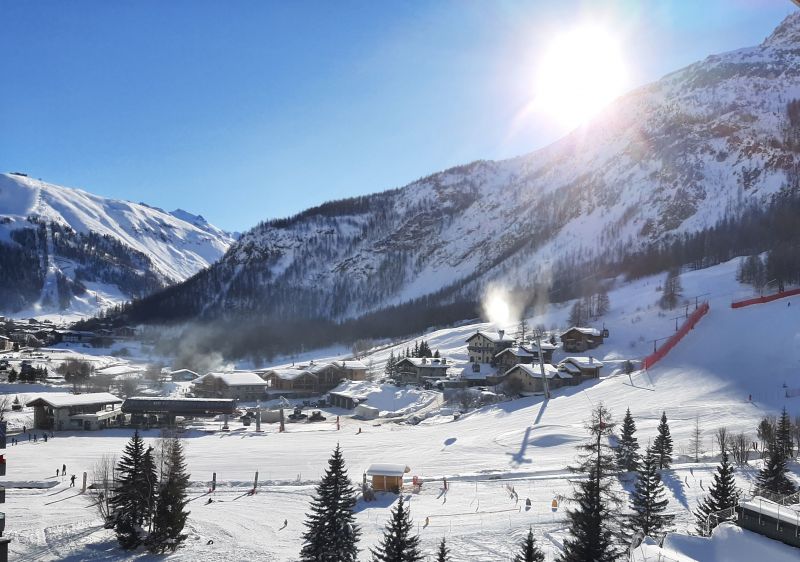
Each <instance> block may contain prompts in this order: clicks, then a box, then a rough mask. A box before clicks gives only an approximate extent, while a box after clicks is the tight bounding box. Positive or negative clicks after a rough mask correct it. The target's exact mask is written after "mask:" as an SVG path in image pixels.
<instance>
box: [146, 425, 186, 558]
mask: <svg viewBox="0 0 800 562" xmlns="http://www.w3.org/2000/svg"><path fill="white" fill-rule="evenodd" d="M188 485H189V474H187V472H186V462H185V459H184V456H183V445H181V442H180V441H179V440H177V439H173V440H172V441H171V442H170V443H169V453H168V459H167V463H166V467H165V469H164V473H163V475H162V481H161V484H160V488H159V493H158V502H157V504H156V511H155V514H154V516H153V531H152V532H151V533H150V535H149V536H148V538H147V545H148V548H149V549H150V550H151V551H152V552H158V553H163V552H165V551H167V550H171V551H173V552H174V551H175V550H176V549H177V548H178V546H179V545H180V543H182V542H183V541H184V540H186V535H185V534H183V528H184V526H185V525H186V518H187V517H188V515H189V512H187V511H184V508H185V507H186V503H187V500H186V488H187V487H188Z"/></svg>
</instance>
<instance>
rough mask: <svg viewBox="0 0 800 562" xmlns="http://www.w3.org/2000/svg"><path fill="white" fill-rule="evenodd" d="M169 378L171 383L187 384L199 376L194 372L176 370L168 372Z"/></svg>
mask: <svg viewBox="0 0 800 562" xmlns="http://www.w3.org/2000/svg"><path fill="white" fill-rule="evenodd" d="M169 376H170V378H171V379H172V381H173V382H175V381H183V382H187V381H193V380H195V379H196V378H198V377H199V376H200V375H198V374H197V373H195V372H194V371H190V370H189V369H178V370H177V371H170V373H169Z"/></svg>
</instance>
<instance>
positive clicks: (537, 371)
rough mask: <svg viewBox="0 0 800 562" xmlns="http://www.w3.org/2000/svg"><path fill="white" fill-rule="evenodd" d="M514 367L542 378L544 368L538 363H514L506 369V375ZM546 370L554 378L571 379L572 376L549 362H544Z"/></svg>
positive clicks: (549, 376) (533, 376) (548, 375)
mask: <svg viewBox="0 0 800 562" xmlns="http://www.w3.org/2000/svg"><path fill="white" fill-rule="evenodd" d="M514 369H519V370H520V371H522V372H523V373H525V374H526V375H528V376H529V377H531V378H534V379H540V378H542V369H541V367H540V366H539V365H538V364H537V365H524V364H519V365H514V366H513V367H511V368H510V369H509V370H508V371H506V372H505V374H506V375H507V374H509V373H510V372H511V371H513V370H514ZM544 372H545V374H546V375H547V378H548V379H552V378H553V377H559V378H566V379H571V378H572V375H570V374H569V373H559V372H558V369H556V368H555V367H554V366H553V365H550V364H549V363H545V364H544Z"/></svg>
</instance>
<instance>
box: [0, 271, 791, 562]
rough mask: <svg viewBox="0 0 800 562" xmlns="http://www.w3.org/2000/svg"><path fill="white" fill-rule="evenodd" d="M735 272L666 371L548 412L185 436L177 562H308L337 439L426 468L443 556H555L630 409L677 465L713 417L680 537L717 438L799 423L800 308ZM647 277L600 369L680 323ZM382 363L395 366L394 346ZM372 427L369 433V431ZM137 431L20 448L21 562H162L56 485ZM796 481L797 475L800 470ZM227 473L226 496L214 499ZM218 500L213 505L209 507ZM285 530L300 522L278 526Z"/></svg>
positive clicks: (371, 538)
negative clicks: (311, 530)
mask: <svg viewBox="0 0 800 562" xmlns="http://www.w3.org/2000/svg"><path fill="white" fill-rule="evenodd" d="M700 274H702V276H701V275H700ZM730 275H732V271H731V267H730V265H729V264H726V265H725V266H721V267H720V268H717V269H714V268H712V270H706V271H705V272H696V274H691V275H690V274H687V275H685V276H684V285H685V287H686V288H687V295H688V294H699V293H700V292H703V291H702V289H703V287H707V286H712V287H714V289H715V290H717V291H719V292H718V293H717V294H715V295H712V298H711V311H710V313H709V314H708V315H707V317H705V318H704V319H703V320H702V321H701V322H700V324H699V325H698V326H697V328H696V329H695V330H693V331H692V332H691V333H690V335H689V336H688V337H687V338H686V339H685V340H684V341H683V342H682V343H681V344H680V345H679V346H678V347H677V348H676V349H675V350H674V351H673V352H672V353H671V354H670V355H669V356H668V357H667V358H666V359H665V360H664V361H663V362H662V363H660V364H659V365H657V366H656V367H655V368H653V369H651V370H650V371H649V372H647V373H645V372H637V373H635V374H634V375H632V376H631V377H630V378H629V377H628V376H626V375H610V374H609V373H610V372H611V369H606V371H605V375H604V377H603V378H602V379H601V380H599V381H594V382H591V383H586V384H583V385H580V386H578V387H573V388H567V389H560V390H558V391H556V392H555V393H554V395H553V397H552V398H551V399H550V400H548V401H544V400H543V399H542V397H530V398H523V399H519V400H515V401H512V402H506V403H501V404H498V405H496V406H489V407H485V408H483V409H481V410H478V411H474V412H471V413H469V414H466V415H463V416H462V417H461V418H460V419H459V420H457V421H454V420H453V418H452V416H449V415H448V416H445V415H442V416H434V417H431V418H428V419H426V420H425V421H423V422H422V423H421V424H419V425H417V426H411V425H405V424H395V423H387V422H385V421H381V420H378V421H374V422H363V421H357V420H353V419H349V418H344V419H343V423H342V428H341V430H339V431H337V430H336V427H335V424H334V423H332V422H330V421H329V422H324V423H321V424H308V425H291V424H290V425H288V426H287V429H288V431H287V432H286V433H283V434H280V433H277V427H276V426H275V425H270V424H265V425H264V429H265V431H264V433H262V434H257V433H256V432H255V431H254V428H252V427H250V428H243V427H241V426H240V425H239V424H238V423H237V424H235V425H234V430H233V431H231V432H229V433H222V432H217V431H213V430H214V426H213V425H212V426H210V427H209V431H208V432H205V431H201V430H190V431H189V432H187V434H186V438H185V446H186V452H187V457H188V466H189V469H190V471H191V473H192V482H193V485H192V497H193V501H192V502H191V503H190V508H191V512H192V513H191V515H190V517H189V524H188V527H189V539H188V541H187V543H186V547H185V548H183V549H181V550H180V551H179V552H178V553H176V554H174V555H171V556H169V557H168V558H169V559H172V560H204V561H205V560H210V561H213V560H294V559H296V556H297V553H298V551H299V546H300V534H301V533H302V530H303V527H302V522H303V520H304V514H305V511H306V509H307V507H308V503H309V500H310V496H311V494H312V492H313V484H314V480H315V479H316V478H318V477H319V475H320V474H321V472H322V470H323V468H324V467H325V465H326V461H327V459H328V457H329V455H330V453H331V451H332V449H333V448H334V446H335V445H336V443H340V444H341V447H342V449H343V452H344V455H345V459H346V461H347V465H348V468H349V471H350V475H351V477H352V478H353V479H354V480H355V481H356V482H357V483H358V482H360V480H361V475H362V473H363V471H364V470H365V469H366V468H367V466H368V465H369V464H371V463H373V462H393V463H402V464H406V465H408V466H409V467H411V473H410V474H409V476H414V475H416V476H419V477H420V478H422V479H423V480H424V484H423V486H422V491H421V493H419V494H409V498H410V502H411V503H410V505H411V512H412V516H413V518H414V521H415V523H416V524H417V525H418V528H419V533H420V535H421V536H422V538H423V542H424V545H425V547H426V549H427V550H428V552H429V553H432V552H433V548H434V546H435V544H436V542H438V540H439V539H440V538H441V537H442V536H446V537H447V538H448V541H449V542H450V543H451V544H452V547H453V551H454V554H455V556H454V559H455V560H458V561H468V560H470V561H471V560H481V561H484V560H485V561H505V560H510V559H511V557H512V552H513V551H514V549H515V547H516V543H517V542H518V541H519V540H520V539H521V537H522V535H523V534H524V533H525V532H527V529H528V526H529V525H534V531H535V534H536V536H537V539H538V540H539V541H540V543H541V544H542V545H543V547H544V549H545V551H546V552H547V553H548V560H552V559H553V557H554V556H555V554H556V552H557V549H558V545H559V544H560V542H561V540H562V539H563V537H564V533H565V520H564V516H565V507H567V506H568V502H565V501H561V502H560V505H559V507H558V510H557V511H555V512H553V511H552V509H551V502H552V500H553V498H554V497H556V496H569V495H570V494H571V490H572V486H571V484H570V482H569V478H570V477H571V475H570V474H569V473H568V472H567V471H566V467H567V466H568V465H569V464H571V463H572V462H573V461H574V458H575V446H576V445H577V444H578V443H580V442H581V441H583V440H584V439H585V437H586V434H585V430H584V428H583V423H584V421H585V419H586V418H587V416H588V414H589V412H590V410H591V409H592V406H593V405H595V404H597V403H599V402H603V403H604V404H605V405H606V406H607V407H608V408H609V409H610V410H611V411H612V413H613V414H614V415H615V417H616V419H617V420H618V421H621V418H622V416H623V414H624V412H625V409H626V408H628V407H630V409H631V412H632V413H633V415H634V417H635V419H636V422H637V426H638V438H639V442H640V443H642V444H643V445H644V444H646V443H647V441H648V440H649V439H651V438H653V437H654V435H655V431H656V425H657V422H658V418H659V416H660V415H661V412H662V410H665V411H666V412H667V416H668V417H669V421H670V428H671V431H672V435H673V438H674V439H675V443H676V447H675V449H676V453H677V454H678V455H686V454H688V447H689V439H690V434H691V432H692V428H693V427H694V423H695V419H699V421H700V425H701V427H702V428H703V430H704V448H705V449H706V450H707V453H706V457H705V459H704V461H703V462H701V463H699V464H694V463H689V462H687V461H688V458H686V457H683V456H682V457H681V458H680V459H679V461H678V463H677V464H676V465H675V467H674V470H671V471H667V472H666V473H665V474H664V480H665V482H666V484H667V487H668V489H669V493H670V501H671V504H670V509H671V511H673V512H674V513H675V514H676V515H677V516H678V518H677V522H676V527H677V530H678V531H681V532H685V531H687V530H693V528H694V523H693V520H692V517H691V511H692V510H693V509H694V508H695V506H696V504H697V502H698V500H699V498H700V497H702V496H703V495H704V494H705V491H706V490H707V489H708V484H710V482H711V478H712V473H713V470H714V468H715V456H714V451H713V450H712V449H713V435H712V434H713V432H714V430H715V429H716V428H717V427H719V426H722V425H724V426H727V427H728V429H729V430H730V431H731V432H739V431H746V432H748V433H750V434H751V435H753V436H754V435H755V428H756V425H757V423H758V421H759V420H760V419H761V418H762V417H763V416H764V415H765V414H769V413H776V412H777V411H778V410H779V409H780V408H781V407H783V406H784V405H785V406H787V408H788V409H789V410H790V413H792V414H800V397H798V398H789V399H786V398H784V395H785V389H784V384H787V385H788V386H789V387H792V388H793V387H800V380H798V379H799V378H800V377H798V366H800V299H798V298H795V299H792V306H791V307H789V306H787V303H786V302H785V301H777V302H774V303H771V304H767V305H759V306H755V307H751V308H745V309H741V310H732V309H731V308H730V298H731V293H732V292H733V291H734V290H736V287H734V286H733V285H732V283H730V282H729V281H727V280H729V279H730V277H729V276H730ZM715 276H718V277H719V280H718V279H717V278H716V277H715ZM723 279H724V280H725V282H722V281H720V280H723ZM650 282H652V280H651V281H647V280H643V281H642V282H641V283H639V285H633V286H628V287H626V288H625V290H624V291H623V290H619V291H617V292H613V293H612V295H611V299H612V306H613V310H612V313H611V314H610V315H609V317H608V319H607V320H606V321H607V323H608V324H609V327H610V328H611V329H612V338H611V340H609V342H608V343H607V344H606V345H605V346H604V347H603V348H600V349H598V350H597V351H598V352H601V353H600V355H598V357H599V358H600V359H606V360H608V359H618V358H624V357H627V356H631V357H639V358H640V357H641V356H642V355H644V354H645V353H646V352H647V347H648V346H652V344H651V343H648V342H647V340H648V339H652V338H654V337H660V336H661V335H669V333H670V326H671V324H672V323H674V321H671V320H670V319H669V318H665V317H663V316H661V315H658V314H657V312H655V311H653V310H650V309H648V308H647V303H648V301H652V300H654V299H655V298H656V295H655V292H654V286H653V285H649V283H650ZM725 283H728V285H726V284H725ZM637 291H638V292H637ZM690 292H694V293H690ZM562 312H563V313H564V314H565V311H562ZM532 320H533V322H537V321H539V320H542V321H545V320H546V321H547V323H548V324H549V322H550V321H553V322H557V321H558V319H556V318H547V319H541V318H539V319H532ZM474 329H475V326H465V327H461V328H453V329H450V330H439V331H436V332H432V333H431V334H429V335H426V336H425V339H426V340H427V341H429V342H430V344H431V347H432V348H441V349H442V351H443V353H445V352H446V353H447V355H448V356H456V357H457V356H458V354H460V353H463V345H464V344H463V341H464V339H465V336H466V335H468V334H469V333H471V332H472V331H474ZM673 329H674V327H673ZM661 332H666V333H665V334H662V333H661ZM399 347H402V346H398V348H399ZM382 353H383V354H384V355H388V353H389V350H388V349H386V350H385V351H384V352H382ZM374 359H375V361H376V362H379V361H381V360H382V359H383V356H382V355H377V354H376V356H375V357H374ZM750 395H752V401H750V400H749V397H750ZM359 427H361V428H362V433H361V434H357V431H358V428H359ZM129 436H130V431H128V430H106V431H101V432H94V433H68V432H63V433H57V434H56V437H55V439H53V440H51V441H50V442H48V443H42V442H39V443H36V444H33V443H27V442H23V443H21V444H20V445H18V446H16V447H12V448H9V449H8V450H7V451H6V453H7V457H8V467H9V468H8V476H7V477H6V480H7V481H8V484H7V486H8V488H9V489H8V491H7V496H6V497H7V504H6V506H5V511H6V514H7V515H6V517H7V521H6V533H7V535H8V536H10V537H11V538H12V539H13V540H12V543H11V545H10V546H11V552H12V559H20V560H73V561H78V560H121V559H126V558H130V559H148V558H149V557H148V555H145V554H142V553H134V554H130V555H126V554H123V553H122V552H121V551H119V550H118V549H117V548H116V543H115V541H114V538H113V534H112V533H111V532H110V531H107V530H104V529H103V528H102V526H101V524H100V521H99V519H98V518H97V516H96V515H95V513H94V511H93V509H92V508H91V507H88V503H89V502H88V500H87V498H85V497H83V496H81V495H79V494H78V493H77V491H76V490H75V489H71V488H69V485H68V483H65V482H62V481H61V480H60V479H57V478H56V476H55V471H56V468H57V467H60V466H61V465H62V463H65V464H66V465H67V467H68V473H70V474H73V473H74V474H79V475H80V474H81V473H82V472H84V471H86V472H89V473H90V474H91V471H92V466H93V464H94V463H95V461H96V460H97V459H98V458H99V457H100V456H101V455H103V454H105V453H114V454H119V453H120V452H121V450H122V448H123V446H124V444H125V441H126V440H127V439H128V437H129ZM157 437H158V434H157V432H155V431H153V432H149V433H148V434H147V438H148V439H155V438H157ZM753 438H754V439H755V437H753ZM792 468H793V470H794V472H795V475H797V473H798V467H797V465H796V464H795V465H793V467H792ZM256 470H257V471H259V481H260V483H261V484H260V486H259V488H258V493H257V494H256V495H254V496H248V495H245V492H246V491H247V489H248V488H249V487H251V486H252V481H253V476H254V472H255V471H256ZM214 472H216V473H217V479H218V483H219V485H218V490H217V492H216V493H215V494H214V495H213V496H208V495H205V494H206V492H207V490H208V483H209V481H210V480H211V475H212V473H214ZM443 476H446V477H447V479H448V481H449V484H450V486H449V491H448V492H447V493H446V494H444V493H443V492H442V490H441V487H442V486H441V479H442V477H443ZM737 477H738V480H739V483H740V486H741V488H742V489H743V490H744V491H745V493H747V492H748V491H749V490H750V488H751V485H752V482H753V480H754V478H755V468H750V469H741V470H738V472H737ZM22 481H25V482H28V483H32V485H36V486H43V485H45V483H47V484H51V483H52V484H54V485H53V486H52V487H49V488H41V487H40V488H25V489H24V488H18V487H16V485H15V484H14V482H22ZM507 486H513V487H514V488H515V490H516V491H517V493H518V494H519V498H520V500H519V503H517V502H515V501H514V500H513V499H512V498H511V497H510V496H509V493H508V491H507ZM209 497H213V500H214V501H213V502H212V503H210V504H209V503H207V500H208V498H209ZM526 498H530V499H531V500H532V508H531V509H530V510H529V511H526V510H525V507H524V502H525V499H526ZM392 500H393V496H389V495H385V496H381V497H380V498H379V500H378V501H376V502H372V503H359V505H358V521H359V523H360V524H361V526H362V528H363V530H364V532H363V537H362V542H361V546H362V548H364V549H365V551H364V554H363V559H364V560H367V559H368V551H367V550H366V549H367V548H368V547H370V546H373V545H375V544H376V543H377V541H378V540H379V537H380V534H381V531H382V528H383V525H384V523H385V521H386V519H387V516H388V513H389V505H390V502H391V501H392ZM426 518H429V519H428V521H427V522H428V524H427V525H426ZM285 519H286V520H288V526H287V527H286V528H285V529H283V530H279V529H280V527H281V526H282V525H283V522H284V520H285ZM209 540H213V544H208V541H209Z"/></svg>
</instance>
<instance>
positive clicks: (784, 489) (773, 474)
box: [757, 434, 797, 496]
mask: <svg viewBox="0 0 800 562" xmlns="http://www.w3.org/2000/svg"><path fill="white" fill-rule="evenodd" d="M788 470H789V468H788V467H787V466H786V455H785V454H784V447H783V445H782V444H781V443H780V440H779V438H778V436H777V434H776V436H775V437H774V438H773V439H772V441H770V442H769V444H768V446H767V459H766V460H765V461H764V466H763V467H762V468H761V470H759V471H758V478H757V482H758V488H759V489H760V490H765V491H767V492H770V493H772V494H778V495H781V496H788V495H789V494H793V493H794V492H796V491H797V488H796V487H795V485H794V483H793V482H792V481H791V480H789V478H788V477H787V476H786V473H787V472H788Z"/></svg>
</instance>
